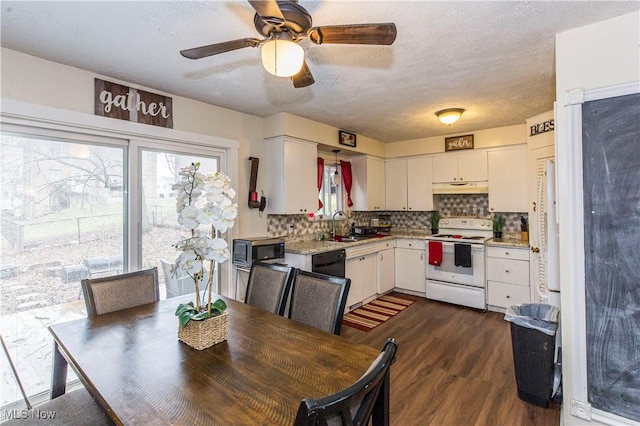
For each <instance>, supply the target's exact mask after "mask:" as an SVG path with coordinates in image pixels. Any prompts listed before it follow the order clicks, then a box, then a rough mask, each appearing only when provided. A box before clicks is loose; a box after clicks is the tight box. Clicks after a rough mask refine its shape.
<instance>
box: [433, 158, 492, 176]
mask: <svg viewBox="0 0 640 426" xmlns="http://www.w3.org/2000/svg"><path fill="white" fill-rule="evenodd" d="M484 180H487V151H485V150H470V151H469V152H462V153H451V152H449V153H445V154H440V155H438V156H435V157H433V182H434V183H450V182H475V181H484Z"/></svg>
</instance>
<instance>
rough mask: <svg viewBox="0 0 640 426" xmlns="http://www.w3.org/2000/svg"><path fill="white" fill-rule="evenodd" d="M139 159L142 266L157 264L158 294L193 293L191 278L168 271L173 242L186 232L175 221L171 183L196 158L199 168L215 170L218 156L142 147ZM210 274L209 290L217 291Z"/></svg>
mask: <svg viewBox="0 0 640 426" xmlns="http://www.w3.org/2000/svg"><path fill="white" fill-rule="evenodd" d="M141 162H142V167H141V171H140V176H141V179H142V194H143V196H142V205H141V208H140V211H141V212H142V213H141V214H142V220H141V224H142V225H141V226H142V235H141V238H142V244H141V246H142V267H143V269H146V268H152V267H154V266H157V267H158V277H159V280H160V297H161V298H165V297H175V296H179V295H182V294H188V293H193V292H194V291H195V288H194V285H193V280H191V278H190V277H189V276H188V275H184V274H180V273H178V276H174V277H172V276H171V274H170V272H169V267H170V266H169V265H170V264H171V263H173V262H174V261H175V260H176V258H177V257H178V255H179V252H178V251H177V250H176V249H175V248H174V247H173V245H174V244H176V243H177V242H178V241H180V240H182V239H184V238H186V236H187V231H185V230H184V229H182V228H181V226H180V225H179V224H178V215H177V213H176V201H175V194H174V191H173V190H172V189H171V187H172V185H173V184H174V183H176V182H177V181H178V173H179V172H180V169H181V168H182V167H185V166H188V165H189V164H191V163H196V162H199V163H200V172H201V173H204V174H210V173H215V172H217V171H219V167H220V160H219V158H218V157H204V156H195V155H191V154H181V153H175V152H163V151H155V150H146V149H143V150H142V151H141ZM214 278H215V281H214V286H213V290H214V291H216V292H218V286H217V283H218V279H219V277H214Z"/></svg>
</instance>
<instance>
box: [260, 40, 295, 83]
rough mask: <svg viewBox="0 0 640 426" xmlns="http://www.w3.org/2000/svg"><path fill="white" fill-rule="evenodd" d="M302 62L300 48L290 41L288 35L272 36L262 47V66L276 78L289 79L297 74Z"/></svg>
mask: <svg viewBox="0 0 640 426" xmlns="http://www.w3.org/2000/svg"><path fill="white" fill-rule="evenodd" d="M303 62H304V50H303V49H302V46H300V45H299V44H298V43H295V42H293V41H292V40H291V36H290V35H289V33H287V32H286V31H285V32H281V33H276V34H274V35H273V37H272V38H271V40H269V41H267V42H265V43H264V44H263V45H262V65H263V66H264V69H266V70H267V71H268V72H269V73H270V74H273V75H275V76H276V77H291V76H293V75H296V74H298V72H299V71H300V69H301V68H302V63H303Z"/></svg>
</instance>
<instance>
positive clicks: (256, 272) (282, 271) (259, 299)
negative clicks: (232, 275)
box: [244, 261, 296, 315]
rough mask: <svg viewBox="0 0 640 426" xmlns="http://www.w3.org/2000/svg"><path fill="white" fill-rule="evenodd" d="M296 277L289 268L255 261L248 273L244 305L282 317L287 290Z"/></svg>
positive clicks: (287, 296)
mask: <svg viewBox="0 0 640 426" xmlns="http://www.w3.org/2000/svg"><path fill="white" fill-rule="evenodd" d="M295 275H296V269H295V268H292V267H290V266H283V265H275V264H273V263H265V262H259V261H255V262H253V264H252V265H251V270H250V271H249V279H248V280H247V292H246V294H245V296H244V303H246V304H248V305H251V306H255V307H256V308H260V309H264V310H265V311H269V312H273V313H274V314H278V315H284V312H285V307H286V305H287V300H288V299H289V289H290V288H291V283H292V281H293V279H294V277H295Z"/></svg>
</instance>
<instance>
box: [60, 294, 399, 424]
mask: <svg viewBox="0 0 640 426" xmlns="http://www.w3.org/2000/svg"><path fill="white" fill-rule="evenodd" d="M193 297H194V296H193V295H191V296H183V297H180V298H174V299H168V300H162V301H160V302H158V303H153V304H148V305H142V306H138V307H135V308H130V309H125V310H122V311H118V312H113V313H109V314H103V315H98V316H95V317H89V318H82V319H78V320H74V321H69V322H65V323H60V324H55V325H51V326H50V327H49V330H50V332H51V334H52V335H53V338H54V343H55V350H54V359H53V372H52V386H51V397H52V398H55V397H57V396H60V395H61V394H64V393H65V383H66V376H67V366H68V365H69V366H71V368H72V369H73V370H74V371H75V373H76V374H77V376H78V377H79V379H80V381H81V382H82V383H83V384H84V386H85V387H86V389H87V390H88V391H89V393H91V394H92V395H93V397H94V398H95V400H96V401H97V402H98V403H99V404H100V406H101V407H102V408H103V410H104V411H105V413H107V415H108V416H109V417H110V418H111V419H112V420H113V421H114V422H115V423H116V424H126V425H135V424H144V425H150V424H153V425H163V424H182V425H203V424H223V425H233V424H251V425H256V424H260V425H264V424H269V425H271V424H274V425H292V424H293V422H294V419H295V417H296V413H297V410H298V406H299V405H300V402H301V400H302V399H303V398H305V397H314V398H318V397H322V396H327V395H330V394H332V393H335V392H337V391H338V390H341V389H343V388H345V387H347V386H348V385H350V384H352V383H354V382H355V381H356V380H357V379H358V378H360V377H361V376H362V374H363V373H364V372H365V371H366V370H367V369H368V368H369V366H370V365H371V363H372V362H373V361H374V360H375V358H376V357H377V356H378V354H379V353H380V352H379V350H377V349H375V348H371V347H369V346H364V345H359V344H355V343H352V342H350V341H348V340H346V339H344V338H343V337H340V336H336V335H334V334H330V333H327V332H324V331H321V330H318V329H315V328H313V327H310V326H307V325H305V324H302V323H299V322H296V321H293V320H290V319H287V318H284V317H281V316H278V315H275V314H272V313H270V312H266V311H263V310H261V309H258V308H254V307H252V306H249V305H246V304H244V303H241V302H238V301H235V300H232V299H229V298H225V297H221V296H218V297H221V298H222V299H223V300H224V301H225V302H226V303H227V306H228V308H227V310H228V314H229V329H228V337H227V340H226V341H224V342H222V343H219V344H217V345H214V346H212V347H210V348H207V349H204V350H202V351H198V350H195V349H192V348H191V347H189V346H187V345H185V344H184V343H181V342H180V341H178V337H177V332H178V320H177V318H176V316H175V315H174V312H175V310H176V307H177V306H178V304H179V303H181V302H186V301H190V300H193ZM214 300H215V299H214ZM384 391H385V392H388V389H385V390H384ZM387 401H388V397H387Z"/></svg>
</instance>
